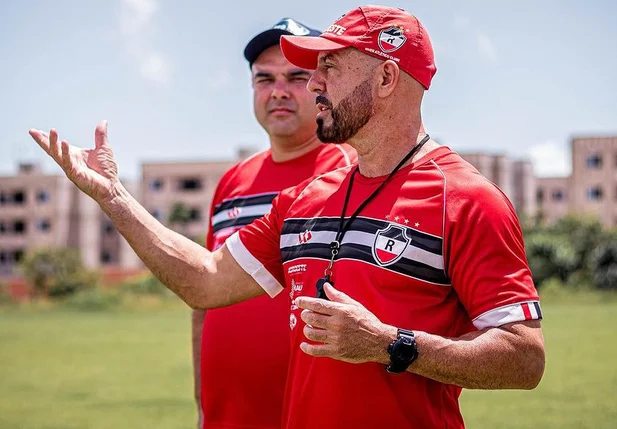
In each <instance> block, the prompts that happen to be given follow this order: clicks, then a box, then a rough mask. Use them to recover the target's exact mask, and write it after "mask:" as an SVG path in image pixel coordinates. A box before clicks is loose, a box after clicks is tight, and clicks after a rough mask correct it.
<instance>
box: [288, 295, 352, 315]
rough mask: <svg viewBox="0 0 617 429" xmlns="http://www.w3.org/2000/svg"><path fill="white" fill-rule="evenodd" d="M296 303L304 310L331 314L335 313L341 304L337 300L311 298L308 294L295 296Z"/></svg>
mask: <svg viewBox="0 0 617 429" xmlns="http://www.w3.org/2000/svg"><path fill="white" fill-rule="evenodd" d="M296 305H297V306H298V307H300V308H303V309H305V310H311V311H314V312H316V313H321V314H327V315H332V314H334V313H336V311H337V309H339V308H340V306H341V304H340V303H338V302H331V301H327V300H325V299H319V298H311V297H309V296H299V297H298V298H296Z"/></svg>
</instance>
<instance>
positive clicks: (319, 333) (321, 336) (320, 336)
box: [302, 325, 328, 343]
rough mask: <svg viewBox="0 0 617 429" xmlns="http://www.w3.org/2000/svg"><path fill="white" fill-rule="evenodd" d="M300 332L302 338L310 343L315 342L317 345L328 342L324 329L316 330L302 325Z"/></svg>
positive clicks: (326, 332)
mask: <svg viewBox="0 0 617 429" xmlns="http://www.w3.org/2000/svg"><path fill="white" fill-rule="evenodd" d="M302 332H304V336H305V337H306V338H307V339H309V340H311V341H316V342H319V343H327V342H328V331H326V330H325V329H316V328H314V327H311V326H308V325H304V328H303V329H302Z"/></svg>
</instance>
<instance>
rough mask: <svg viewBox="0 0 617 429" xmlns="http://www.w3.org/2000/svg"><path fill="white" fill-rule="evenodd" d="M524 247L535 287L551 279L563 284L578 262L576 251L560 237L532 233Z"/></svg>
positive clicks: (543, 233)
mask: <svg viewBox="0 0 617 429" xmlns="http://www.w3.org/2000/svg"><path fill="white" fill-rule="evenodd" d="M525 247H526V252H527V259H528V260H529V267H530V268H531V273H532V275H533V281H534V283H535V285H536V287H540V285H542V283H544V282H545V281H546V280H548V279H550V278H553V277H556V278H558V279H559V280H561V281H562V282H565V281H566V280H567V278H568V276H569V275H570V274H571V273H572V271H573V270H574V268H575V267H576V265H577V262H578V261H577V254H576V250H575V249H574V248H573V247H572V245H571V244H570V242H569V240H567V239H566V238H565V237H562V236H556V235H553V234H549V233H545V232H539V233H534V234H532V235H531V236H530V237H528V238H527V241H526V243H525Z"/></svg>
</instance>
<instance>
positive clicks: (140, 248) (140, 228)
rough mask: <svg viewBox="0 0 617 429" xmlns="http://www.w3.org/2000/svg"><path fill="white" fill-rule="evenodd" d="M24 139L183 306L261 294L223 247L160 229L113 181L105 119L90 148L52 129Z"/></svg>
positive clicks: (115, 173) (224, 302)
mask: <svg viewBox="0 0 617 429" xmlns="http://www.w3.org/2000/svg"><path fill="white" fill-rule="evenodd" d="M30 135H31V136H32V138H34V140H35V141H36V142H37V143H38V144H39V146H41V148H42V149H43V150H44V151H45V152H46V153H47V154H48V155H49V156H51V157H52V158H53V159H54V160H55V161H56V162H57V163H58V165H59V166H60V167H61V168H62V169H63V170H64V172H65V174H66V176H67V177H68V178H69V179H70V180H71V181H72V182H73V183H75V185H77V187H79V189H81V190H82V191H83V192H84V193H86V194H88V195H89V196H91V197H92V198H93V199H94V200H95V201H96V202H97V203H98V204H99V205H100V206H101V208H102V209H103V211H104V212H105V213H106V214H107V215H108V216H109V218H110V219H111V220H112V221H113V223H114V225H115V226H116V228H117V229H118V231H119V232H120V234H122V236H124V238H125V239H126V240H127V242H128V243H129V244H130V245H131V247H132V248H133V249H134V250H135V253H137V255H138V256H139V257H140V258H141V260H142V261H143V262H144V263H145V264H146V266H147V267H148V268H149V269H150V270H151V271H152V273H154V275H155V276H157V277H158V278H159V279H160V280H161V281H162V282H163V283H164V284H165V285H166V286H167V287H168V288H169V289H171V290H172V291H173V292H174V293H176V294H177V295H178V296H179V297H180V298H181V299H182V300H183V301H184V302H186V303H187V304H188V305H189V306H191V307H193V308H214V307H222V306H226V305H230V304H234V303H236V302H240V301H243V300H246V299H249V298H252V297H255V296H258V295H261V294H263V293H264V291H263V289H262V288H261V287H260V286H259V285H258V284H257V282H255V280H254V279H253V278H252V277H251V276H250V275H249V274H247V273H246V272H245V271H244V270H243V269H242V267H240V265H239V264H238V263H237V262H236V260H235V259H234V258H233V256H232V255H231V254H230V253H229V250H227V247H226V246H223V247H221V248H220V249H219V250H217V251H216V252H209V251H208V250H206V249H205V248H203V247H202V246H200V245H198V244H197V243H195V242H193V241H191V240H189V239H188V238H186V237H184V236H182V235H180V234H178V233H176V232H174V231H172V230H170V229H168V228H166V227H165V226H164V225H162V224H161V223H160V222H159V221H157V220H156V219H155V218H154V217H153V216H152V215H150V213H148V211H147V210H146V209H145V208H144V207H142V206H141V205H140V204H139V203H138V202H137V201H136V200H135V199H134V198H133V197H132V196H131V195H130V194H129V192H128V191H127V190H126V189H125V188H124V186H122V184H121V183H120V180H119V179H118V168H117V165H116V162H115V160H114V156H113V151H112V150H111V147H110V146H109V143H108V140H107V123H106V122H105V121H103V122H101V123H100V124H99V125H98V126H97V128H96V131H95V147H94V149H80V148H77V147H75V146H71V145H69V144H68V142H67V141H65V140H63V141H62V142H60V143H59V142H58V133H57V132H56V131H55V130H53V129H52V130H51V131H50V132H49V134H47V133H44V132H42V131H38V130H30Z"/></svg>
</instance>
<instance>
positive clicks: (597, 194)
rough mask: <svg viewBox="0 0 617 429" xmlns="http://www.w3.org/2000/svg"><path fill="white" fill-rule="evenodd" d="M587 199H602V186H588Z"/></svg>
mask: <svg viewBox="0 0 617 429" xmlns="http://www.w3.org/2000/svg"><path fill="white" fill-rule="evenodd" d="M587 199H588V200H589V201H600V200H601V199H602V188H601V187H600V186H592V187H590V188H587Z"/></svg>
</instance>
